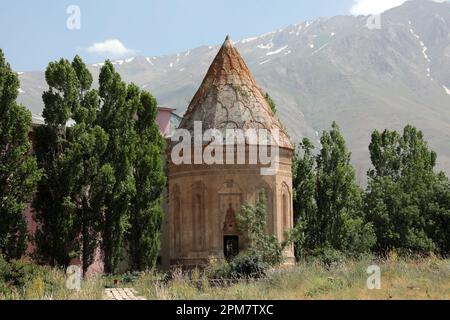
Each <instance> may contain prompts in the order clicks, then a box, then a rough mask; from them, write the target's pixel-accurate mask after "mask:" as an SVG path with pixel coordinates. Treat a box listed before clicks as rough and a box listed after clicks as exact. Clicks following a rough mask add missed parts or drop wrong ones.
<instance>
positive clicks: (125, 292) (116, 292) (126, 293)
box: [105, 288, 146, 300]
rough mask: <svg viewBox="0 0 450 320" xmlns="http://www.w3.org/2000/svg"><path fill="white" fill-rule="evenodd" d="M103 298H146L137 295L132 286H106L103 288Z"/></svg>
mask: <svg viewBox="0 0 450 320" xmlns="http://www.w3.org/2000/svg"><path fill="white" fill-rule="evenodd" d="M105 300H146V299H145V298H144V297H140V296H137V292H136V290H134V289H133V288H107V289H105Z"/></svg>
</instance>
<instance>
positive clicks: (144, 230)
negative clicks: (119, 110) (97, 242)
mask: <svg viewBox="0 0 450 320" xmlns="http://www.w3.org/2000/svg"><path fill="white" fill-rule="evenodd" d="M139 98H140V100H139V106H138V111H137V120H136V122H135V130H136V132H137V135H138V140H137V148H136V159H135V160H134V162H133V177H134V180H135V183H136V194H135V197H134V199H133V200H132V208H131V217H130V225H131V228H130V232H129V244H130V257H131V265H132V267H133V269H134V270H145V269H146V268H153V267H154V266H155V264H156V259H157V257H158V254H159V250H160V231H161V224H162V218H163V210H162V200H163V199H162V194H163V192H164V189H165V184H166V175H165V172H164V162H163V156H164V155H163V150H164V146H165V143H164V138H163V137H162V135H161V133H160V131H159V127H158V125H157V123H156V116H157V112H158V108H157V103H156V99H155V98H154V97H153V96H151V95H150V94H149V93H147V92H140V95H139Z"/></svg>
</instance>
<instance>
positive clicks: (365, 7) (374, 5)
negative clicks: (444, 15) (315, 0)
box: [350, 0, 447, 15]
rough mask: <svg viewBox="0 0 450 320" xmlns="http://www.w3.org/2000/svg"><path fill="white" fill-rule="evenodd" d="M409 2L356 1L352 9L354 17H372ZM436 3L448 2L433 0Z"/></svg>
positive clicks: (403, 0) (392, 0) (390, 0)
mask: <svg viewBox="0 0 450 320" xmlns="http://www.w3.org/2000/svg"><path fill="white" fill-rule="evenodd" d="M406 1H407V0H354V4H353V6H352V8H351V9H350V13H351V14H353V15H370V14H379V13H383V12H384V11H386V10H389V9H392V8H394V7H398V6H401V5H402V4H404V3H405V2H406ZM432 1H434V2H445V1H447V0H432Z"/></svg>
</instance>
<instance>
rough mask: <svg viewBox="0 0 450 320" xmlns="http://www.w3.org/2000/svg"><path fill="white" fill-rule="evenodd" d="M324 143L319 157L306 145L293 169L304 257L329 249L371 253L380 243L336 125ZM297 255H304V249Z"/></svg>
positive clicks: (304, 143)
mask: <svg viewBox="0 0 450 320" xmlns="http://www.w3.org/2000/svg"><path fill="white" fill-rule="evenodd" d="M320 142H321V145H322V148H321V150H320V152H319V154H317V155H316V156H313V155H312V151H313V146H312V144H311V143H310V142H309V140H307V139H304V140H303V141H302V143H301V144H300V150H301V151H302V152H301V154H300V156H298V157H297V158H296V159H295V161H294V164H295V165H294V166H293V170H294V173H293V177H294V181H293V185H294V192H295V196H294V208H295V211H296V213H295V214H296V215H297V216H298V219H297V225H296V229H299V230H298V233H300V234H302V235H303V236H302V239H301V241H300V242H299V243H298V245H299V246H301V248H300V250H301V252H302V253H304V254H309V253H312V252H314V251H318V250H321V249H324V248H331V249H334V250H339V251H342V252H344V253H346V254H360V253H363V252H367V251H368V250H370V249H371V247H372V246H373V245H374V243H375V240H376V239H375V235H374V232H373V228H372V226H371V224H370V223H365V222H364V214H363V211H362V190H361V189H360V187H359V186H358V185H357V183H356V180H355V172H354V169H353V167H352V165H351V163H350V160H351V154H350V152H349V151H348V150H347V147H346V144H345V140H344V138H343V136H342V135H341V133H340V130H339V127H338V125H337V124H336V123H334V122H333V124H332V127H331V130H330V131H324V132H323V134H322V137H321V139H320ZM296 251H297V255H298V254H299V248H297V250H296Z"/></svg>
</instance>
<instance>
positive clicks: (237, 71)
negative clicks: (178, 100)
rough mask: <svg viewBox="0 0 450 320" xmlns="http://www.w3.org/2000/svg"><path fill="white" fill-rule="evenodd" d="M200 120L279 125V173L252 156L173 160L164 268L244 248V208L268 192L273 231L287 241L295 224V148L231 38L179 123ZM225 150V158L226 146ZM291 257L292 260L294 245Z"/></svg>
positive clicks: (207, 124)
mask: <svg viewBox="0 0 450 320" xmlns="http://www.w3.org/2000/svg"><path fill="white" fill-rule="evenodd" d="M194 121H201V122H202V124H203V130H207V129H219V130H224V129H227V128H236V129H244V130H247V129H260V128H265V129H267V130H275V129H279V133H280V141H279V146H280V147H281V148H280V149H279V157H278V158H277V159H276V161H275V162H276V163H277V164H278V172H277V173H276V174H274V175H262V174H261V168H262V167H263V166H262V165H261V164H250V163H249V162H248V161H247V162H245V163H244V164H242V163H241V164H238V163H236V162H235V163H231V164H229V163H227V164H212V165H208V164H205V163H203V164H181V165H176V164H174V163H172V162H169V199H168V201H169V203H168V204H169V210H168V212H167V215H166V216H165V219H166V220H165V222H164V224H163V242H162V251H161V252H162V261H163V266H165V267H169V266H175V265H181V266H184V267H186V266H197V265H201V264H204V263H206V262H208V260H209V259H210V258H218V259H223V258H224V257H225V255H226V254H228V253H229V252H230V251H229V250H228V249H227V248H230V250H231V252H233V253H234V252H235V251H236V253H237V251H242V250H245V249H246V248H247V247H248V236H247V234H246V232H245V230H240V229H239V227H238V226H237V225H236V217H237V215H238V214H239V213H240V211H241V208H242V205H244V204H245V203H256V201H257V200H258V198H259V197H260V196H261V193H262V192H263V193H264V194H265V198H266V199H267V232H269V233H271V234H274V235H275V236H276V237H277V238H278V239H279V240H282V239H283V237H284V231H285V230H289V229H291V228H292V226H293V204H292V171H291V168H292V152H293V150H292V149H293V148H292V145H291V143H290V141H289V138H288V136H287V134H286V133H285V131H284V128H283V127H282V125H281V124H280V122H279V120H278V119H277V117H276V116H275V115H274V114H273V112H272V110H271V109H270V106H269V105H268V103H267V101H266V99H265V97H264V95H263V93H262V92H261V90H260V89H259V88H258V86H257V85H256V83H255V80H254V79H253V77H252V75H251V74H250V71H249V69H248V68H247V66H246V65H245V63H244V61H243V60H242V58H241V56H240V55H239V53H238V52H237V50H236V49H235V48H234V47H233V45H232V43H231V40H230V39H228V38H227V39H226V41H225V43H224V44H223V46H222V48H221V49H220V51H219V53H218V54H217V57H216V58H215V60H214V62H213V63H212V65H211V67H210V69H209V71H208V73H207V75H206V76H205V79H204V80H203V83H202V85H201V86H200V88H199V90H198V92H197V94H196V95H195V96H194V98H193V100H192V102H191V104H190V105H189V108H188V111H187V112H186V114H185V116H184V118H183V120H182V122H181V124H180V127H181V128H183V129H187V130H189V131H191V132H192V131H193V130H194ZM257 147H258V148H260V147H261V146H260V145H258V146H257ZM235 148H236V150H237V148H238V146H235ZM251 150H252V149H251V146H249V145H248V144H247V145H246V146H245V148H244V152H245V159H247V160H248V159H249V154H250V153H251V154H254V152H252V151H251ZM193 152H194V151H193V149H192V152H191V154H193ZM223 152H224V157H223V159H226V152H227V151H226V148H225V150H223ZM169 153H170V152H169ZM285 255H286V257H287V258H288V260H287V261H288V262H292V261H293V260H294V253H293V248H292V247H291V248H288V249H287V250H286V252H285Z"/></svg>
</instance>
